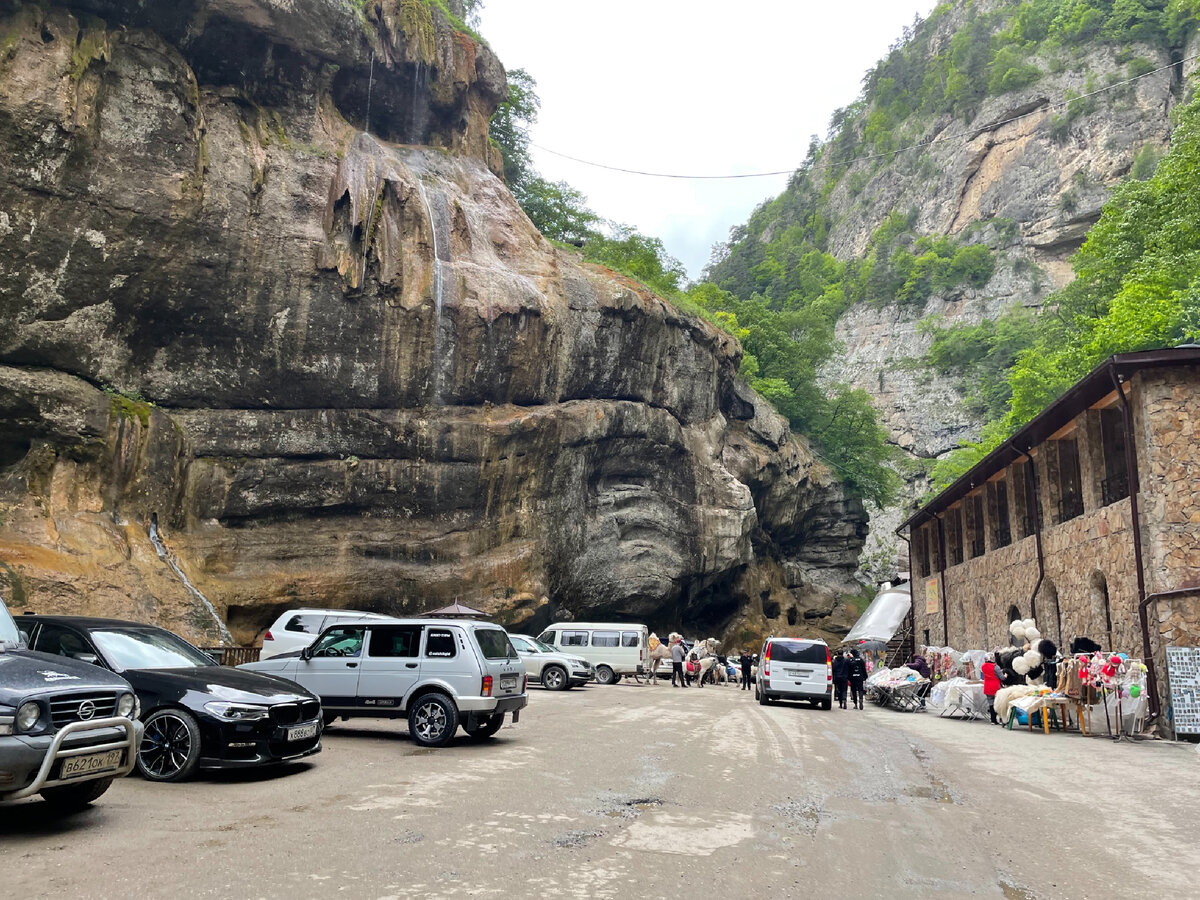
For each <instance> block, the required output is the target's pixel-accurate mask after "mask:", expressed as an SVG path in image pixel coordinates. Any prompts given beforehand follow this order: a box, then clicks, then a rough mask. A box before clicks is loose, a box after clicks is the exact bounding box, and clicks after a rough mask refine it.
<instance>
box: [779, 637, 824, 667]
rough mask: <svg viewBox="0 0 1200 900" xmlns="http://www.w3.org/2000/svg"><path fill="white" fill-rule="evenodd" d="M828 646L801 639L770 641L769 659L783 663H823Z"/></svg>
mask: <svg viewBox="0 0 1200 900" xmlns="http://www.w3.org/2000/svg"><path fill="white" fill-rule="evenodd" d="M828 649H829V648H828V647H826V646H825V645H824V644H810V643H807V642H803V641H771V660H772V661H773V662H783V663H789V662H791V663H810V664H817V665H822V666H823V665H825V662H826V660H827V659H828V656H827V651H828Z"/></svg>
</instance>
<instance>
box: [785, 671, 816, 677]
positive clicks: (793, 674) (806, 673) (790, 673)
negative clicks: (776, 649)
mask: <svg viewBox="0 0 1200 900" xmlns="http://www.w3.org/2000/svg"><path fill="white" fill-rule="evenodd" d="M784 671H785V672H787V674H789V675H791V676H792V677H793V678H800V677H801V676H802V675H811V674H812V670H811V669H784Z"/></svg>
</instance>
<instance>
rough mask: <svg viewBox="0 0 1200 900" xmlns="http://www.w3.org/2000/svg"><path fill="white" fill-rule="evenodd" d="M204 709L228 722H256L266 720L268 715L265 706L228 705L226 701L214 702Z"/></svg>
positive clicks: (205, 705) (247, 704)
mask: <svg viewBox="0 0 1200 900" xmlns="http://www.w3.org/2000/svg"><path fill="white" fill-rule="evenodd" d="M204 708H205V709H206V710H208V711H209V712H210V713H212V714H213V715H214V716H216V717H217V718H219V719H225V720H226V721H228V722H255V721H257V720H259V719H265V718H266V717H267V715H268V713H267V708H266V707H265V706H252V705H250V704H249V703H227V702H226V701H224V700H214V701H212V702H211V703H205V704H204Z"/></svg>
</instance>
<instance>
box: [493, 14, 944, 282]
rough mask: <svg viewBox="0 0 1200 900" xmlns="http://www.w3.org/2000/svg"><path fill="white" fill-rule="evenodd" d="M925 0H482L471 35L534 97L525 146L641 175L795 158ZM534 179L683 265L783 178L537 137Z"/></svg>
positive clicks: (620, 162) (701, 257)
mask: <svg viewBox="0 0 1200 900" xmlns="http://www.w3.org/2000/svg"><path fill="white" fill-rule="evenodd" d="M934 5H935V0H841V2H835V3H826V2H820V0H743V2H741V3H736V2H730V0H721V2H714V0H591V2H588V0H484V3H483V9H482V22H481V25H480V29H479V30H480V33H481V34H483V36H484V37H485V38H486V39H487V41H488V43H489V44H490V45H491V47H492V49H493V50H495V51H496V53H497V54H498V55H499V57H500V60H501V61H502V62H503V63H504V66H505V68H508V69H516V68H523V69H525V70H526V71H528V72H529V74H530V75H532V76H533V78H534V80H535V81H536V82H537V93H538V95H539V96H540V97H541V100H542V108H541V112H540V114H539V117H538V122H537V124H536V125H535V126H534V128H533V131H532V140H533V143H535V144H537V145H540V146H541V147H545V148H547V149H550V150H555V151H558V152H559V153H565V154H568V155H570V156H575V157H578V158H580V159H585V160H589V161H592V162H597V163H603V164H605V165H610V166H618V167H622V168H628V169H641V170H643V171H650V172H669V173H675V174H685V175H726V174H741V173H748V172H774V171H779V170H787V171H789V172H790V171H791V170H794V169H795V168H797V167H798V166H799V165H800V163H801V162H803V161H804V156H805V154H806V153H807V150H808V141H809V137H810V136H811V135H813V134H818V135H820V136H821V137H824V136H825V132H826V130H827V128H828V126H829V117H830V115H831V114H832V113H833V111H834V110H835V109H837V108H838V107H841V106H845V105H847V104H849V103H851V102H852V101H853V100H854V99H855V98H856V97H857V96H858V94H859V92H860V90H861V87H862V78H863V75H864V74H865V73H866V71H867V69H869V68H870V67H871V66H872V65H874V63H875V62H876V61H878V60H879V59H880V58H881V57H883V56H884V54H885V53H886V52H887V49H888V47H889V45H891V44H892V43H893V42H894V41H895V40H896V39H897V38H899V37H900V34H901V31H902V29H903V27H904V26H905V25H908V24H910V23H911V22H912V21H913V17H914V16H915V15H917V14H918V13H920V14H921V15H926V14H928V12H929V11H930V10H931V9H933V7H934ZM532 152H533V159H534V164H535V166H536V167H537V169H538V171H539V172H540V173H541V174H542V176H543V177H545V178H547V179H549V180H551V181H566V182H568V183H569V184H570V185H571V186H572V187H575V188H577V189H578V190H580V191H582V192H583V193H584V194H585V195H586V196H587V198H588V206H589V207H591V209H592V210H594V211H595V212H596V213H598V214H599V215H600V216H602V217H604V218H606V219H612V220H614V221H617V222H624V223H626V224H629V225H632V226H634V227H635V228H637V230H638V231H640V232H641V233H642V234H645V235H648V236H650V237H658V238H661V239H662V241H663V243H664V244H665V245H666V248H667V251H668V252H669V253H671V254H672V255H673V256H675V257H676V258H678V259H679V260H681V261H682V262H683V263H684V265H685V266H686V267H687V270H688V273H689V275H690V276H691V277H692V278H697V277H699V275H700V270H701V269H702V268H703V267H704V266H705V264H706V263H707V262H708V257H709V251H710V249H711V247H712V245H713V244H714V243H716V242H718V241H724V240H726V239H727V238H728V236H729V229H730V228H731V227H733V226H734V225H738V224H741V223H744V222H745V221H746V220H747V219H748V218H749V217H750V213H751V211H753V209H754V207H755V206H757V205H758V204H759V203H760V202H762V201H763V200H765V199H768V198H770V197H774V196H776V195H778V194H779V193H780V192H782V190H783V189H784V187H785V186H786V184H787V175H780V176H776V177H773V178H746V179H739V180H735V181H679V180H675V179H664V178H647V177H643V176H638V175H624V174H618V173H615V172H605V171H603V170H601V169H595V168H591V167H588V166H584V165H580V164H579V163H575V162H570V161H568V160H564V159H561V158H559V157H556V156H552V155H550V154H548V153H545V152H542V151H541V150H538V149H537V148H534V149H533V151H532Z"/></svg>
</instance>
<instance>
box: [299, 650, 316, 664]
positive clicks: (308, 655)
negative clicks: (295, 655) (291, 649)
mask: <svg viewBox="0 0 1200 900" xmlns="http://www.w3.org/2000/svg"><path fill="white" fill-rule="evenodd" d="M312 655H313V650H312V647H305V648H304V649H303V650H301V651H300V658H301V659H302V660H304V661H305V662H308V661H309V660H310V659H312Z"/></svg>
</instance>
